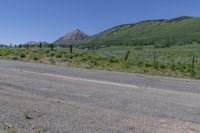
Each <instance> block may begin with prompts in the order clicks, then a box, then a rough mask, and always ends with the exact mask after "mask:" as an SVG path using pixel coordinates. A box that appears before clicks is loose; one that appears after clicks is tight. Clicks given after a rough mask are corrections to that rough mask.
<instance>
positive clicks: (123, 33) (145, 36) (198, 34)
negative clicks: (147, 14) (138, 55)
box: [78, 16, 200, 45]
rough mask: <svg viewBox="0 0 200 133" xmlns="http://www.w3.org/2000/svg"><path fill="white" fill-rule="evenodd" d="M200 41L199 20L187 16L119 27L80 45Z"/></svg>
mask: <svg viewBox="0 0 200 133" xmlns="http://www.w3.org/2000/svg"><path fill="white" fill-rule="evenodd" d="M199 39H200V18H193V17H188V16H183V17H178V18H175V19H171V20H163V19H161V20H146V21H142V22H139V23H136V24H126V25H120V26H117V27H114V28H111V29H109V30H106V31H104V32H101V33H99V34H97V35H94V36H92V37H90V38H88V39H86V40H83V41H79V42H78V44H81V45H108V44H109V45H133V43H134V42H135V41H141V40H142V41H146V42H147V43H148V42H151V43H152V42H155V41H157V40H175V41H194V40H199Z"/></svg>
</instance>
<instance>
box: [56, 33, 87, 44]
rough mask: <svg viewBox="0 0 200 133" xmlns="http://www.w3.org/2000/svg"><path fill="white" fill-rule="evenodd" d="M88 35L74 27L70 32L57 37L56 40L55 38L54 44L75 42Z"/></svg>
mask: <svg viewBox="0 0 200 133" xmlns="http://www.w3.org/2000/svg"><path fill="white" fill-rule="evenodd" d="M88 37H89V35H87V34H86V33H84V32H82V31H81V30H79V29H76V30H74V31H72V32H69V33H67V34H66V35H65V36H63V37H61V38H59V39H58V40H56V41H55V42H54V44H61V45H69V44H73V43H75V42H76V41H79V40H84V39H86V38H88Z"/></svg>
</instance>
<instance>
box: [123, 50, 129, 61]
mask: <svg viewBox="0 0 200 133" xmlns="http://www.w3.org/2000/svg"><path fill="white" fill-rule="evenodd" d="M129 54H130V51H127V52H126V54H125V58H124V60H125V61H126V60H128V57H129Z"/></svg>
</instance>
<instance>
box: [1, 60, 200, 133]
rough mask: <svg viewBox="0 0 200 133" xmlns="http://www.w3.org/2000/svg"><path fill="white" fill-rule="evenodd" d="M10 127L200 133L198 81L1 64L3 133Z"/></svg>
mask: <svg viewBox="0 0 200 133" xmlns="http://www.w3.org/2000/svg"><path fill="white" fill-rule="evenodd" d="M27 112H28V115H29V117H30V119H25V118H24V115H25V114H26V113H27ZM8 125H9V126H12V130H15V131H18V132H20V133H27V132H30V133H32V132H33V133H34V132H37V131H39V130H43V131H44V132H45V131H46V132H51V133H134V132H138V133H156V132H158V133H160V132H162V133H165V132H166V133H173V132H177V133H190V132H196V133H198V132H200V81H197V80H183V79H182V80H180V79H174V78H162V77H152V76H144V75H138V74H126V73H118V72H108V71H98V70H86V69H78V68H65V67H58V66H50V65H43V64H32V63H24V62H15V61H6V60H0V133H1V132H4V131H5V130H3V129H5V128H6V127H7V126H8Z"/></svg>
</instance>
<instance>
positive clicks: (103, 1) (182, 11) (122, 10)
mask: <svg viewBox="0 0 200 133" xmlns="http://www.w3.org/2000/svg"><path fill="white" fill-rule="evenodd" d="M199 6H200V0H0V43H6V44H9V43H13V44H18V43H24V42H27V41H41V40H42V41H48V42H52V41H54V40H56V39H57V38H59V37H60V36H63V35H64V34H66V33H67V32H69V31H71V30H73V29H76V28H80V29H81V30H82V31H84V32H86V33H88V34H90V35H93V34H96V33H98V32H101V31H103V30H105V29H107V28H111V27H113V26H116V25H120V24H126V23H135V22H138V21H141V20H146V19H161V18H167V19H168V18H174V17H177V16H183V15H188V16H194V17H199V16H200V15H199V13H200V8H199Z"/></svg>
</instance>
